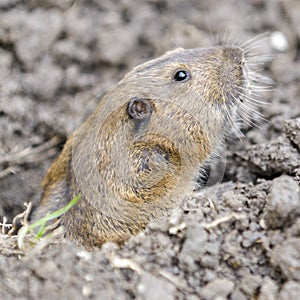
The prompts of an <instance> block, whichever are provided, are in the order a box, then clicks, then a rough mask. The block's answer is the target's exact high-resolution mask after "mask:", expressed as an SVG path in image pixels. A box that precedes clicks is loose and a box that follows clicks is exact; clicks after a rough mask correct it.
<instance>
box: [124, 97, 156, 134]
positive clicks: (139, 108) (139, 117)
mask: <svg viewBox="0 0 300 300" xmlns="http://www.w3.org/2000/svg"><path fill="white" fill-rule="evenodd" d="M153 109H154V105H153V102H152V101H151V100H150V99H146V98H136V97H135V98H132V99H131V100H130V102H129V104H128V107H127V112H128V115H129V116H130V118H131V119H133V121H134V123H135V125H136V127H137V129H138V128H139V127H140V126H141V125H145V124H147V123H148V121H149V120H150V118H151V115H152V112H153Z"/></svg>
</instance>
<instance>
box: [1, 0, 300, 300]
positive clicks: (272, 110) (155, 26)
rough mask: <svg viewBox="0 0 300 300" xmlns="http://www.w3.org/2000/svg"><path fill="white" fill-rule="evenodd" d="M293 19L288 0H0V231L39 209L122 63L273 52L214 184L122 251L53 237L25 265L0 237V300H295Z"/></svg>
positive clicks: (299, 123) (298, 145) (299, 126)
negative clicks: (268, 86) (238, 50)
mask: <svg viewBox="0 0 300 300" xmlns="http://www.w3.org/2000/svg"><path fill="white" fill-rule="evenodd" d="M299 10H300V5H299V2H298V1H297V0H285V1H279V0H278V1H277V0H276V1H266V0H260V1H233V0H230V1H226V3H225V1H223V2H222V1H221V2H220V1H217V0H216V1H196V0H187V1H171V0H147V1H137V0H133V1H127V0H120V1H108V0H101V1H100V0H92V1H88V2H86V1H71V0H60V1H58V0H44V1H39V0H28V1H19V0H16V1H15V0H14V1H13V0H0V93H1V97H0V145H1V147H0V217H1V219H0V220H1V222H2V217H3V216H6V217H7V219H8V220H7V223H11V221H12V218H13V217H14V216H15V215H17V214H18V213H20V212H22V211H23V210H24V206H23V202H28V201H31V202H32V203H33V204H36V203H38V201H39V199H40V193H41V190H40V183H41V179H42V177H43V175H44V174H45V172H46V170H47V168H48V167H49V165H50V164H51V162H52V160H53V158H54V156H55V155H56V154H57V153H58V152H59V151H60V149H61V147H62V145H63V143H64V141H65V140H66V137H67V136H68V135H69V134H70V133H71V132H72V131H73V130H74V129H75V128H76V127H77V125H78V124H77V123H78V120H81V121H82V120H83V119H85V117H86V116H87V115H88V114H89V113H90V112H91V111H92V110H93V108H94V107H95V106H96V105H97V102H98V98H97V96H98V95H99V94H101V92H103V91H104V90H106V89H107V88H109V87H110V86H112V85H113V84H115V83H116V82H117V81H118V80H119V79H120V78H122V76H123V75H124V74H125V72H126V71H128V70H129V69H131V68H132V67H133V66H135V65H137V64H139V63H141V62H144V61H146V60H147V59H149V58H153V57H156V56H158V55H160V54H162V53H163V52H165V51H167V50H170V49H172V48H174V47H176V46H178V45H179V46H182V47H185V48H189V47H207V46H211V45H212V44H213V39H212V36H214V37H216V36H217V35H220V36H223V35H225V36H227V38H228V36H230V33H231V34H233V35H236V39H238V40H240V41H243V40H247V39H249V37H251V36H257V35H258V34H260V33H262V32H265V31H269V32H270V36H271V38H270V39H269V40H268V41H266V42H265V43H263V44H262V45H264V46H260V47H265V48H263V49H260V50H262V52H264V51H267V52H271V53H272V54H273V55H274V58H273V60H272V62H271V63H269V64H267V65H266V68H265V70H264V72H265V73H266V75H267V76H269V77H271V78H272V79H273V80H274V82H275V85H274V90H273V92H272V93H269V94H268V97H269V98H268V99H267V102H268V103H269V104H268V105H266V106H263V107H261V108H260V111H261V113H262V114H263V115H264V117H265V118H266V119H267V122H262V123H260V126H261V127H262V128H258V127H251V126H248V125H243V128H242V130H243V132H244V133H245V138H244V139H241V140H238V139H234V140H233V141H232V142H230V143H228V144H227V150H226V154H227V155H226V157H227V158H226V169H225V174H224V177H223V183H221V184H218V185H217V186H213V187H209V188H206V189H201V190H199V191H195V192H194V194H193V195H191V197H190V198H189V199H187V200H186V202H185V204H184V206H183V207H180V208H178V210H176V211H175V212H174V214H173V215H172V216H171V217H169V218H165V219H162V220H158V221H155V222H152V223H151V224H149V226H148V227H147V228H146V230H145V231H144V232H142V233H141V234H139V235H138V236H136V237H134V238H132V239H131V240H129V241H128V242H127V243H126V244H125V245H124V247H122V249H118V248H117V247H116V246H115V245H114V244H111V243H107V244H105V245H104V246H103V248H102V249H101V250H95V251H94V252H90V253H89V252H86V251H85V250H84V249H81V248H80V247H78V246H76V245H74V244H72V243H71V242H69V241H63V242H57V240H54V241H53V242H51V245H48V246H47V247H42V246H41V245H40V248H38V247H37V248H33V249H32V250H30V251H27V252H26V255H25V256H24V255H18V254H20V253H21V252H20V251H19V250H18V248H14V247H15V240H14V237H8V236H7V235H4V234H1V235H0V266H1V268H0V276H1V281H0V298H1V299H16V298H17V299H41V298H53V299H57V298H72V297H73V298H74V299H78V298H91V299H102V298H103V299H116V298H117V299H130V298H138V299H199V298H200V299H239V300H241V299H261V300H262V299H289V300H291V299H298V298H299V294H300V218H299V215H300V208H299V207H300V193H299V182H300V153H299V152H300V140H299V137H300V105H299V101H300V89H299V79H300V62H299V57H300V56H299V43H298V41H299V39H300V26H299V22H298V18H299V16H298V12H299ZM244 20H245V21H244ZM225 31H226V32H227V33H225ZM231 38H233V37H231ZM83 112H84V114H83V115H82V113H83Z"/></svg>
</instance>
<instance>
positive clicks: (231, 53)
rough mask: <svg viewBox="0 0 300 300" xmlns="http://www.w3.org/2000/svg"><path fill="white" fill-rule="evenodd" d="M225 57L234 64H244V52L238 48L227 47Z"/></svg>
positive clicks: (224, 51) (224, 49) (224, 50)
mask: <svg viewBox="0 0 300 300" xmlns="http://www.w3.org/2000/svg"><path fill="white" fill-rule="evenodd" d="M223 53H224V56H225V57H226V58H227V59H228V60H229V61H231V62H232V63H234V64H241V63H242V62H243V51H242V49H241V48H239V47H236V46H225V47H224V48H223Z"/></svg>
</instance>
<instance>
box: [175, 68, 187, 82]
mask: <svg viewBox="0 0 300 300" xmlns="http://www.w3.org/2000/svg"><path fill="white" fill-rule="evenodd" d="M189 78H190V73H189V72H188V71H186V70H179V71H177V72H176V73H175V75H174V80H175V81H187V80H188V79H189Z"/></svg>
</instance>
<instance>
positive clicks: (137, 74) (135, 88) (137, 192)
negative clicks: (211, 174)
mask: <svg viewBox="0 0 300 300" xmlns="http://www.w3.org/2000/svg"><path fill="white" fill-rule="evenodd" d="M242 60H243V53H242V50H241V49H239V48H238V47H229V46H228V47H225V46H224V47H213V48H207V49H201V48H197V49H187V50H184V49H177V50H174V51H171V52H168V53H166V54H165V55H163V56H162V57H160V58H158V59H155V60H152V61H149V62H147V63H145V64H142V65H140V66H138V67H136V68H135V69H133V70H132V71H131V72H130V73H128V74H127V75H126V76H125V77H124V79H123V80H122V81H121V82H120V83H119V84H118V85H117V86H115V87H114V88H112V89H111V90H109V91H108V92H107V93H106V94H105V95H104V96H103V98H102V99H101V102H100V104H99V106H98V108H97V109H96V111H95V112H94V113H93V114H92V115H91V116H90V117H89V119H88V120H87V121H86V122H85V123H84V124H83V125H82V126H81V127H80V128H78V129H77V130H76V131H75V132H74V133H73V134H72V136H71V137H70V138H69V140H68V141H67V143H66V144H65V147H64V149H63V151H62V153H61V154H60V156H59V157H58V159H57V160H56V161H55V162H54V163H53V165H52V166H51V168H50V169H49V171H48V173H47V175H46V177H45V179H44V181H43V191H44V192H43V196H42V202H41V205H40V206H39V208H38V209H37V211H36V213H35V215H34V219H38V218H39V217H41V216H42V215H44V214H45V213H46V212H48V211H55V210H57V209H58V208H60V207H63V206H64V205H66V204H67V203H68V202H69V201H70V200H71V199H72V198H73V197H75V196H76V195H78V194H81V198H80V200H79V202H78V203H77V204H76V205H75V206H74V207H72V208H71V209H70V211H68V212H67V213H66V214H65V215H63V216H62V217H61V219H60V224H61V225H64V227H65V232H66V236H67V237H69V238H71V239H73V240H76V241H79V242H80V243H82V244H83V245H85V246H86V247H87V248H92V247H94V246H98V247H100V246H101V245H102V243H103V242H105V241H108V240H110V241H115V242H117V243H123V242H124V241H125V240H127V239H128V238H129V237H130V236H132V235H134V234H136V233H137V232H139V231H140V230H142V229H143V228H144V227H145V226H146V224H147V223H148V222H149V220H150V219H152V218H157V217H160V216H162V215H164V214H166V213H169V212H170V211H171V210H172V209H173V208H174V207H176V206H177V205H178V204H179V203H180V201H181V200H182V199H183V198H184V197H185V196H187V195H189V193H190V192H191V191H192V189H193V186H194V183H195V180H196V179H197V176H198V174H199V170H200V169H201V166H202V165H203V164H204V163H205V162H206V161H207V160H208V159H209V158H210V157H211V155H212V154H213V153H214V152H215V149H217V148H218V146H219V145H220V143H222V141H223V137H224V130H225V127H226V126H228V123H229V122H228V113H229V114H230V115H233V114H234V108H236V107H237V106H238V105H239V103H238V101H237V97H238V96H239V94H241V93H242V92H241V91H242V90H243V82H244V79H245V78H244V76H245V74H246V73H245V72H243V66H242ZM181 69H183V70H188V71H189V72H190V79H189V80H187V81H186V82H176V81H175V80H174V75H175V73H176V72H177V71H178V70H181ZM237 91H240V92H237ZM135 98H137V99H149V103H150V104H151V109H153V111H152V115H151V116H150V117H149V118H148V119H147V120H145V121H144V122H143V121H140V120H134V119H131V118H130V116H129V114H128V111H127V108H128V103H129V101H130V100H131V99H135ZM147 101H148V100H146V103H147ZM150 104H149V105H150Z"/></svg>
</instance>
